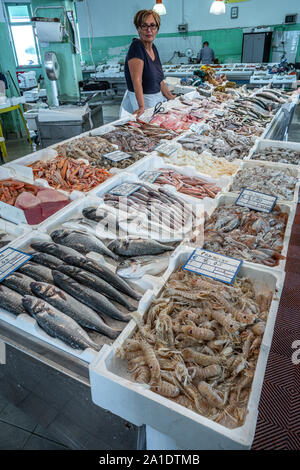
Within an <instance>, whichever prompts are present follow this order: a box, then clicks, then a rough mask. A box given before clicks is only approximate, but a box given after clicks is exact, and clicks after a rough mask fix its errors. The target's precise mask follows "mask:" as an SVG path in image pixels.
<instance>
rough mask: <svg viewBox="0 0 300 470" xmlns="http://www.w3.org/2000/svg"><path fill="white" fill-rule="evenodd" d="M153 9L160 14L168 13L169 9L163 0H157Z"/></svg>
mask: <svg viewBox="0 0 300 470" xmlns="http://www.w3.org/2000/svg"><path fill="white" fill-rule="evenodd" d="M152 10H153V11H156V13H158V14H159V16H163V15H166V14H167V10H166V7H165V5H164V4H163V2H162V0H156V3H155V5H154V7H153V8H152Z"/></svg>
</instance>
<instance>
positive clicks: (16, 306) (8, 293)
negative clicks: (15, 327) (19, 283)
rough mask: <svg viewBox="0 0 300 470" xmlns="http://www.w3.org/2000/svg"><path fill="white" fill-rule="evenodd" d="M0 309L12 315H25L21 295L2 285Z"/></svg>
mask: <svg viewBox="0 0 300 470" xmlns="http://www.w3.org/2000/svg"><path fill="white" fill-rule="evenodd" d="M0 308H4V309H5V310H8V311H9V312H10V313H13V314H14V315H20V314H21V313H27V312H26V310H25V309H24V307H23V304H22V295H20V294H18V293H17V292H15V291H14V290H12V289H9V288H8V287H5V286H3V285H0Z"/></svg>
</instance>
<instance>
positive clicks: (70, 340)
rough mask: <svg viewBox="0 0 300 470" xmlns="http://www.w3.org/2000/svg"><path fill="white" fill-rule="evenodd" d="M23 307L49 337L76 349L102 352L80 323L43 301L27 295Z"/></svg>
mask: <svg viewBox="0 0 300 470" xmlns="http://www.w3.org/2000/svg"><path fill="white" fill-rule="evenodd" d="M23 306H24V308H25V309H26V310H27V312H28V313H30V315H32V316H33V317H34V318H35V319H36V321H37V322H38V324H39V326H40V327H41V328H42V329H43V330H44V331H45V332H46V333H48V335H50V336H52V337H53V338H58V339H60V340H62V341H63V342H64V343H67V344H69V345H70V346H71V347H72V348H74V349H86V348H92V349H95V350H96V351H99V350H100V346H98V344H96V343H94V342H93V341H92V340H91V338H90V337H89V335H88V334H87V333H86V332H85V331H84V329H83V328H81V326H80V325H78V323H77V322H76V321H75V320H73V319H72V318H70V317H69V316H68V315H66V314H65V313H62V312H60V311H59V310H57V309H56V308H54V307H52V305H50V304H48V303H47V302H45V301H44V300H42V299H37V298H36V297H33V296H30V295H25V296H24V297H23Z"/></svg>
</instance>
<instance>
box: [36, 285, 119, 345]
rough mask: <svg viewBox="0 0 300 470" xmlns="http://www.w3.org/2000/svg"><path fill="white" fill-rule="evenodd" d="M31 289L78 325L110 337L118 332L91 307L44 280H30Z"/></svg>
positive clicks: (115, 335) (112, 337)
mask: <svg viewBox="0 0 300 470" xmlns="http://www.w3.org/2000/svg"><path fill="white" fill-rule="evenodd" d="M31 289H32V292H33V293H34V294H35V295H36V296H37V297H40V298H42V299H43V300H45V301H46V302H48V303H49V304H50V305H52V306H53V307H55V308H57V309H58V310H59V311H60V312H63V313H65V314H66V315H68V316H69V317H71V318H73V320H75V321H76V322H77V323H79V325H81V326H83V327H85V328H90V329H92V330H95V331H98V332H99V333H102V334H104V335H106V336H108V337H109V338H111V339H115V338H116V337H117V336H118V335H119V334H120V331H118V330H114V329H113V328H110V327H109V326H108V325H107V324H106V323H104V321H103V320H102V318H101V317H100V316H99V315H97V313H96V312H94V311H93V310H92V309H91V308H89V307H87V306H86V305H84V304H83V303H81V302H78V300H76V299H75V298H74V297H71V296H70V295H69V294H67V293H66V292H64V291H62V290H60V289H59V288H58V287H55V286H53V285H51V284H47V283H46V282H32V283H31Z"/></svg>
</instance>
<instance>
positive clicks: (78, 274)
mask: <svg viewBox="0 0 300 470" xmlns="http://www.w3.org/2000/svg"><path fill="white" fill-rule="evenodd" d="M59 271H60V272H62V273H63V274H66V276H70V277H72V278H73V279H75V281H77V282H79V283H80V284H83V285H84V286H87V287H90V288H91V289H92V290H94V291H96V292H99V294H103V295H105V296H106V297H109V298H110V299H112V300H114V301H116V302H118V303H119V304H121V305H123V306H124V307H126V308H127V309H128V310H130V311H131V312H133V310H136V309H135V307H133V305H131V304H130V303H129V302H127V300H126V298H125V297H124V296H123V295H122V294H120V293H119V291H117V290H116V289H115V288H114V287H112V286H111V285H110V284H108V282H106V281H104V280H103V279H100V278H99V277H98V276H96V275H95V274H92V273H89V272H88V271H84V270H83V269H80V268H76V267H75V266H67V265H65V266H61V267H60V268H59Z"/></svg>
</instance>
